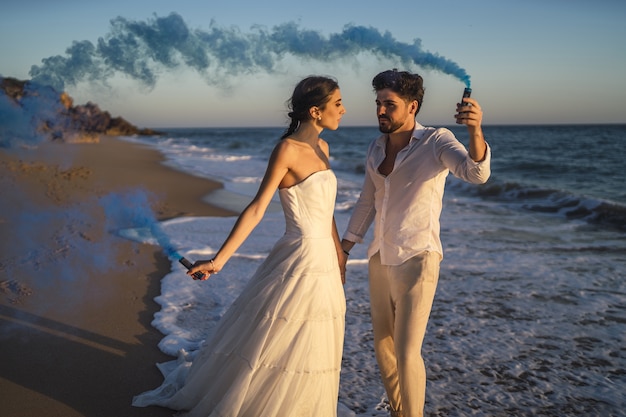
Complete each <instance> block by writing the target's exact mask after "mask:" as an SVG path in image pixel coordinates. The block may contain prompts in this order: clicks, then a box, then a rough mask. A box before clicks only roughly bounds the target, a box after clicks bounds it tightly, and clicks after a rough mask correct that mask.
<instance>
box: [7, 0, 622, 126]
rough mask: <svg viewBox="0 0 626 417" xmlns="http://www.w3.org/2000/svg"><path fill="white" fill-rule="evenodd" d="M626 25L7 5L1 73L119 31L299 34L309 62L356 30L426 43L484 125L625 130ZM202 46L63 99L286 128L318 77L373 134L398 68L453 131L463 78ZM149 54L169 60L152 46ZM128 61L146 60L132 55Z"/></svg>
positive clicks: (459, 15) (357, 7)
mask: <svg viewBox="0 0 626 417" xmlns="http://www.w3.org/2000/svg"><path fill="white" fill-rule="evenodd" d="M168 17H170V19H167V18H168ZM625 19H626V2H624V1H623V0H596V1H583V0H525V1H519V0H518V1H509V0H475V1H472V2H468V1H458V0H432V1H415V0H412V1H405V0H395V1H393V2H370V1H364V0H349V1H343V0H332V1H327V0H316V1H314V2H300V1H293V0H291V1H286V0H265V1H263V2H260V1H256V0H255V1H249V0H248V1H244V0H229V1H221V2H217V1H209V0H204V1H201V0H177V1H175V2H174V1H162V0H140V1H136V0H126V1H120V0H108V1H104V2H103V1H98V2H89V1H84V0H82V1H78V0H56V1H53V2H52V1H47V0H21V1H19V2H7V4H3V6H2V13H0V57H1V58H0V75H1V76H3V77H15V78H18V79H31V78H33V73H32V72H31V70H32V68H33V66H34V67H35V68H39V69H40V70H41V69H43V68H48V67H45V65H44V62H45V61H43V60H46V59H48V58H50V57H57V59H56V60H54V59H53V60H48V62H49V63H50V62H60V61H62V62H74V63H75V62H76V61H71V60H70V59H69V58H70V56H71V55H70V54H69V53H68V52H67V50H68V48H70V47H71V46H72V45H74V44H76V43H79V44H81V45H88V44H91V45H94V46H96V45H98V43H99V40H100V42H104V44H105V45H108V46H109V47H110V48H109V49H110V50H113V47H114V46H116V45H118V43H114V42H113V41H115V40H119V39H126V40H128V39H129V38H128V37H127V35H128V33H129V32H128V31H123V30H122V31H120V30H119V28H120V25H126V26H125V27H131V26H133V27H142V28H146V27H155V26H156V25H158V23H159V22H162V21H165V20H167V21H169V22H176V23H181V22H182V24H183V25H184V26H185V27H186V28H188V29H189V32H190V33H194V34H201V35H200V36H198V37H197V39H202V40H203V41H206V39H205V38H206V36H205V37H202V34H204V35H207V34H210V33H217V32H219V33H222V32H223V33H228V34H231V35H233V34H234V35H235V37H236V38H237V39H239V40H242V39H243V40H246V39H251V38H250V36H253V35H255V34H258V33H263V34H266V35H267V34H275V33H277V30H278V29H277V28H283V29H284V28H292V29H293V30H295V32H296V33H299V34H307V35H311V34H313V35H315V36H309V37H306V38H305V39H309V40H310V39H317V41H310V42H306V40H305V41H304V42H303V43H302V45H300V46H298V48H311V49H312V50H315V49H316V45H318V44H319V43H320V42H322V43H324V42H328V41H329V40H330V39H335V38H336V37H337V35H342V34H345V33H347V32H346V30H347V29H346V28H358V29H361V30H363V31H367V32H368V33H372V32H373V33H379V34H380V35H381V37H380V39H382V40H385V41H390V42H392V43H394V44H395V45H397V46H398V45H399V46H407V47H409V49H410V50H415V45H418V46H419V51H420V52H424V53H425V55H427V56H429V57H431V58H433V57H434V58H442V59H443V60H444V61H445V63H446V64H455V65H456V68H458V69H459V71H461V72H463V73H465V74H467V75H468V76H469V79H470V82H471V87H472V90H473V93H472V97H474V98H475V99H476V100H478V102H479V103H480V105H481V107H482V109H483V112H484V115H483V123H484V124H485V125H489V124H493V125H496V124H499V125H501V124H572V123H575V124H588V123H626V48H625V47H624V42H625V41H626V25H625V24H624V20H625ZM115 28H117V29H115ZM168 39H170V38H168ZM197 39H196V40H197ZM320 40H321V41H320ZM416 40H417V43H416ZM84 41H88V42H84ZM207 45H208V46H205V47H206V48H208V50H209V51H211V50H214V49H215V50H217V49H219V48H222V49H221V50H219V54H222V55H220V56H221V58H219V59H218V58H216V57H215V56H212V55H211V53H209V61H210V63H211V64H210V66H209V67H207V68H202V67H199V66H198V64H197V63H192V62H191V61H190V60H191V58H190V57H192V58H198V59H200V60H201V58H202V56H198V55H197V54H196V55H194V51H196V50H195V49H194V48H188V49H187V52H188V53H189V54H190V55H188V56H186V57H184V56H182V55H180V54H178V53H172V54H170V55H168V56H166V57H165V58H163V59H164V61H166V63H167V64H168V65H160V64H158V63H157V62H156V61H154V60H150V59H147V60H143V61H141V62H144V63H145V65H144V66H143V67H141V65H135V66H134V67H133V68H134V69H133V70H132V71H135V72H134V76H133V75H129V73H128V71H126V72H125V71H120V70H119V68H122V66H121V64H119V65H118V67H116V68H117V69H116V68H113V66H112V65H110V66H109V67H107V71H100V72H98V71H96V70H93V68H92V67H89V68H88V69H87V70H83V71H79V72H77V73H73V74H74V75H75V76H74V78H73V79H71V80H69V81H68V79H67V75H68V72H67V71H59V70H57V71H58V72H59V73H60V74H61V75H64V76H65V80H64V84H63V88H64V90H65V91H67V92H68V93H69V94H70V96H72V97H73V99H74V104H85V103H87V102H89V101H90V102H93V103H96V104H98V105H99V106H100V108H101V109H103V110H107V111H109V112H110V113H111V114H112V115H113V116H122V117H124V118H125V119H127V120H128V121H130V122H131V123H133V124H135V125H137V126H139V127H151V128H168V127H235V126H242V127H257V126H258V127H260V126H284V125H285V124H286V116H285V115H286V112H287V107H286V100H287V99H288V98H289V96H290V95H291V93H292V91H293V87H294V86H295V85H296V83H297V82H298V81H299V80H300V79H301V78H303V77H306V76H308V75H314V74H315V75H329V76H332V77H335V78H336V79H337V80H338V81H339V85H340V87H341V92H342V96H343V101H344V104H345V106H346V109H347V113H346V115H345V116H344V118H343V122H342V123H343V125H346V126H370V125H371V126H374V125H376V118H375V104H374V99H375V97H374V93H373V92H372V88H371V79H372V78H373V76H374V75H376V74H377V73H378V72H380V71H384V70H387V69H391V68H398V69H400V70H409V71H412V72H417V73H419V74H420V75H422V76H423V78H424V84H425V87H426V95H425V99H424V104H423V107H422V109H421V111H420V113H419V114H418V121H420V122H421V123H422V124H424V125H429V126H436V125H450V124H453V123H454V119H453V115H454V113H455V106H456V103H457V102H458V101H459V99H460V97H461V95H462V93H463V88H464V87H465V84H464V82H463V81H462V80H461V79H460V78H459V77H457V76H455V75H454V74H452V75H451V74H448V73H445V72H444V71H441V70H440V69H437V68H433V67H429V66H427V65H422V64H420V65H418V64H416V63H415V62H416V61H415V60H411V59H407V58H406V57H404V58H405V59H402V58H403V57H401V56H400V55H401V54H400V55H399V53H396V54H391V55H389V56H383V55H382V54H380V53H373V52H371V51H370V50H368V49H367V48H365V47H363V48H360V49H359V48H357V49H356V50H350V51H347V52H345V53H333V52H332V50H331V52H328V54H327V55H325V57H323V58H320V57H319V55H318V56H315V57H313V58H303V57H302V55H298V54H294V53H292V52H293V51H291V52H290V51H287V52H286V53H283V54H280V56H274V59H273V62H272V63H271V65H268V66H265V67H264V66H263V65H262V63H263V61H258V62H257V63H256V65H245V62H244V65H240V64H241V63H234V61H232V59H234V58H232V57H231V58H228V60H227V58H226V54H228V53H232V55H233V56H234V57H237V55H238V51H240V48H238V47H236V46H233V44H228V45H227V46H225V47H224V46H223V44H220V45H221V46H219V45H218V44H215V43H213V44H210V45H209V44H207ZM254 45H255V47H254V50H253V52H257V53H258V54H259V55H260V56H261V58H263V57H265V58H267V56H269V55H264V54H262V52H265V51H264V49H265V46H264V44H263V43H259V44H254ZM411 46H412V47H413V49H411V48H410V47H411ZM140 49H141V48H140ZM154 51H156V52H154V53H156V54H157V55H158V54H159V51H161V52H162V51H163V50H162V49H160V48H159V46H155V48H154ZM326 52H327V51H326ZM326 52H324V51H322V52H321V55H324V54H325V53H326ZM119 53H120V54H122V55H124V54H125V55H126V58H131V60H135V64H136V63H137V62H139V61H140V59H139V58H138V52H137V50H134V51H126V52H124V51H119ZM153 56H154V55H153ZM59 58H62V59H61V60H60V61H59ZM261 58H259V59H261ZM110 59H111V58H110V57H109V61H104V60H103V61H102V62H104V64H102V65H104V66H105V67H106V66H107V65H108V64H107V63H110V62H111V61H110ZM242 59H243V58H242ZM420 62H421V61H420ZM102 65H101V66H100V67H98V68H99V70H102V68H103V67H102ZM235 65H236V66H235ZM138 67H139V68H140V70H136V68H138ZM141 70H147V71H148V72H149V75H150V76H151V78H150V82H145V80H143V81H142V80H140V79H139V76H138V72H140V73H141V74H144V75H145V71H144V72H141ZM39 73H41V71H40V72H39Z"/></svg>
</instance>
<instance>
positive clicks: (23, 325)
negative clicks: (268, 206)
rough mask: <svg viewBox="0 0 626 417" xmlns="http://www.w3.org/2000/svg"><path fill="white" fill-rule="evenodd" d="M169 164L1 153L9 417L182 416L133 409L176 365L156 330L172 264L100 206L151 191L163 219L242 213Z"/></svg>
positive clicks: (50, 147) (158, 159)
mask: <svg viewBox="0 0 626 417" xmlns="http://www.w3.org/2000/svg"><path fill="white" fill-rule="evenodd" d="M163 160H164V158H163V156H162V155H161V154H160V153H159V152H158V151H157V150H155V149H151V148H149V147H148V146H145V145H141V144H135V143H132V142H128V141H124V140H123V139H118V138H113V137H103V138H102V139H101V141H100V142H99V143H46V144H42V145H41V146H40V147H38V148H37V149H20V150H16V149H0V185H1V187H2V193H3V195H4V196H5V197H4V198H3V199H2V201H1V203H0V234H1V235H2V236H3V238H2V240H1V241H0V254H1V255H0V346H1V347H0V354H1V355H2V361H0V363H1V364H0V392H2V394H1V396H2V402H3V406H2V410H3V415H7V416H9V417H11V416H16V417H17V416H20V417H31V416H32V417H35V416H37V417H38V416H41V415H45V416H63V417H77V416H89V417H92V416H102V417H112V416H153V417H158V416H170V415H171V414H172V412H171V411H170V410H167V409H163V408H159V407H148V408H136V407H132V406H131V405H130V404H131V400H132V397H133V395H137V394H139V393H141V392H143V391H146V390H149V389H152V388H154V387H156V386H158V385H159V384H160V383H161V382H162V376H161V374H160V372H159V371H158V369H157V367H156V366H155V365H156V363H158V362H163V361H168V360H171V359H172V358H171V357H170V356H167V355H165V354H164V353H162V352H161V351H160V350H159V348H158V343H159V341H160V340H161V339H162V338H163V335H162V334H161V333H160V332H159V331H158V330H156V329H155V328H153V327H152V326H151V324H150V323H151V321H152V319H153V315H154V313H155V312H157V311H158V310H159V309H160V306H159V305H158V304H157V303H156V302H155V301H154V298H155V297H156V296H158V295H159V294H160V280H161V279H162V278H163V277H164V276H165V275H166V274H167V273H168V272H169V271H170V269H171V263H170V261H169V260H168V258H167V257H166V256H165V254H164V253H163V252H162V250H161V248H159V247H157V246H153V245H148V244H140V243H137V242H133V241H129V240H126V239H124V238H121V237H119V236H116V235H115V234H114V233H111V231H110V230H108V226H107V222H106V220H107V219H106V214H105V213H104V212H103V208H102V207H101V206H100V205H99V204H98V198H99V197H103V196H107V195H109V194H111V193H117V192H124V191H126V190H133V189H138V188H141V189H143V190H146V191H148V192H149V193H150V195H152V196H153V197H154V198H153V199H152V200H151V204H150V205H151V207H152V210H153V212H154V215H155V216H156V218H157V219H158V220H166V219H170V218H174V217H184V216H228V215H234V214H235V213H233V212H230V211H228V210H224V209H221V208H218V207H214V206H211V205H210V204H209V203H207V202H205V201H204V200H203V197H204V196H206V195H207V194H209V193H210V192H211V191H212V190H217V189H219V188H221V184H219V183H217V182H214V181H210V180H208V179H203V178H199V177H194V176H191V175H188V174H185V173H182V172H180V171H176V170H175V169H173V168H169V167H167V166H165V165H163V164H162V161H163ZM180 184H184V186H180ZM105 254H106V256H104V255H105Z"/></svg>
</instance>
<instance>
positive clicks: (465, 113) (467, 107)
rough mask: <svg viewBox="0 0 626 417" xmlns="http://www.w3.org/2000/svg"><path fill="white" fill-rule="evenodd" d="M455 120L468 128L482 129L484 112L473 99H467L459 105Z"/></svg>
mask: <svg viewBox="0 0 626 417" xmlns="http://www.w3.org/2000/svg"><path fill="white" fill-rule="evenodd" d="M456 112H457V113H456V114H455V115H454V118H455V119H456V123H457V124H459V125H467V127H468V128H472V127H473V128H476V127H480V125H481V123H482V120H483V111H482V109H481V108H480V105H479V104H478V102H477V101H476V100H474V99H473V98H469V97H466V98H464V99H463V102H462V103H457V105H456Z"/></svg>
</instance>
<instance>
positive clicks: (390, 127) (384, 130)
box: [378, 117, 402, 133]
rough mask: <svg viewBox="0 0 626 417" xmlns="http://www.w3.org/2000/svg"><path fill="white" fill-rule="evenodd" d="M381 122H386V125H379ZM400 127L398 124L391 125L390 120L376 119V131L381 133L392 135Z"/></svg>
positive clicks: (400, 124) (384, 118)
mask: <svg viewBox="0 0 626 417" xmlns="http://www.w3.org/2000/svg"><path fill="white" fill-rule="evenodd" d="M381 120H386V121H387V122H388V123H387V124H385V125H381V124H380V121H381ZM401 127H402V123H398V122H395V123H393V122H392V121H391V119H388V118H386V117H379V118H378V130H380V132H381V133H393V132H395V131H396V130H398V129H400V128H401Z"/></svg>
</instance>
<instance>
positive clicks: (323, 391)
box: [133, 170, 346, 417]
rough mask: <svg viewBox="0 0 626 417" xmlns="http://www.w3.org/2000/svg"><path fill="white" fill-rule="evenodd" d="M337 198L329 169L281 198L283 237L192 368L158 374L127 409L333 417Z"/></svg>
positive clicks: (338, 343) (340, 300) (341, 308)
mask: <svg viewBox="0 0 626 417" xmlns="http://www.w3.org/2000/svg"><path fill="white" fill-rule="evenodd" d="M336 191H337V180H336V178H335V175H334V174H333V172H332V171H331V170H324V171H318V172H315V173H314V174H312V175H310V176H309V177H308V178H306V179H305V180H303V181H302V182H300V183H299V184H296V185H294V186H292V187H289V188H286V189H281V190H279V195H280V200H281V204H282V206H283V210H284V213H285V221H286V230H285V234H284V235H283V236H282V237H281V238H280V239H279V240H278V241H277V242H276V245H275V246H274V248H273V249H272V251H271V252H270V254H269V255H268V257H267V259H266V260H265V261H264V262H263V263H262V264H261V265H260V266H259V268H258V269H257V271H256V272H255V274H254V275H253V276H252V278H251V279H250V281H249V283H248V284H247V285H246V287H245V288H244V290H243V291H242V293H241V294H240V295H239V297H238V298H237V299H236V300H235V302H234V303H233V305H232V306H231V307H230V308H229V310H228V311H227V312H226V313H225V314H224V316H223V317H222V319H221V320H220V323H219V324H218V325H217V328H216V330H215V332H214V333H213V334H212V336H211V337H210V338H209V339H207V340H206V341H205V343H204V345H203V346H202V348H201V349H200V351H199V352H198V353H197V354H196V355H195V357H194V358H193V361H192V362H189V361H188V360H186V358H185V357H184V355H181V357H180V358H179V360H178V364H177V366H176V367H171V366H170V367H163V366H161V367H160V368H161V370H162V371H163V372H164V374H165V381H164V382H163V384H162V385H161V386H160V387H159V388H157V389H155V390H153V391H148V392H145V393H143V394H140V395H138V396H136V397H135V398H134V399H133V405H134V406H138V407H145V406H149V405H159V406H163V407H168V408H171V409H174V410H183V411H184V413H182V414H181V415H184V416H198V417H200V416H202V417H209V416H211V417H217V416H219V417H235V416H238V417H243V416H246V417H299V416H303V417H305V416H307V417H333V416H336V414H337V401H338V391H339V373H340V367H341V355H342V350H343V337H344V318H345V311H346V301H345V295H344V291H343V286H342V284H341V277H340V272H339V266H338V261H337V252H336V249H335V244H334V242H333V238H332V235H331V231H332V219H333V211H334V205H335V196H336ZM213 279H219V276H218V277H214V278H213Z"/></svg>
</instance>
